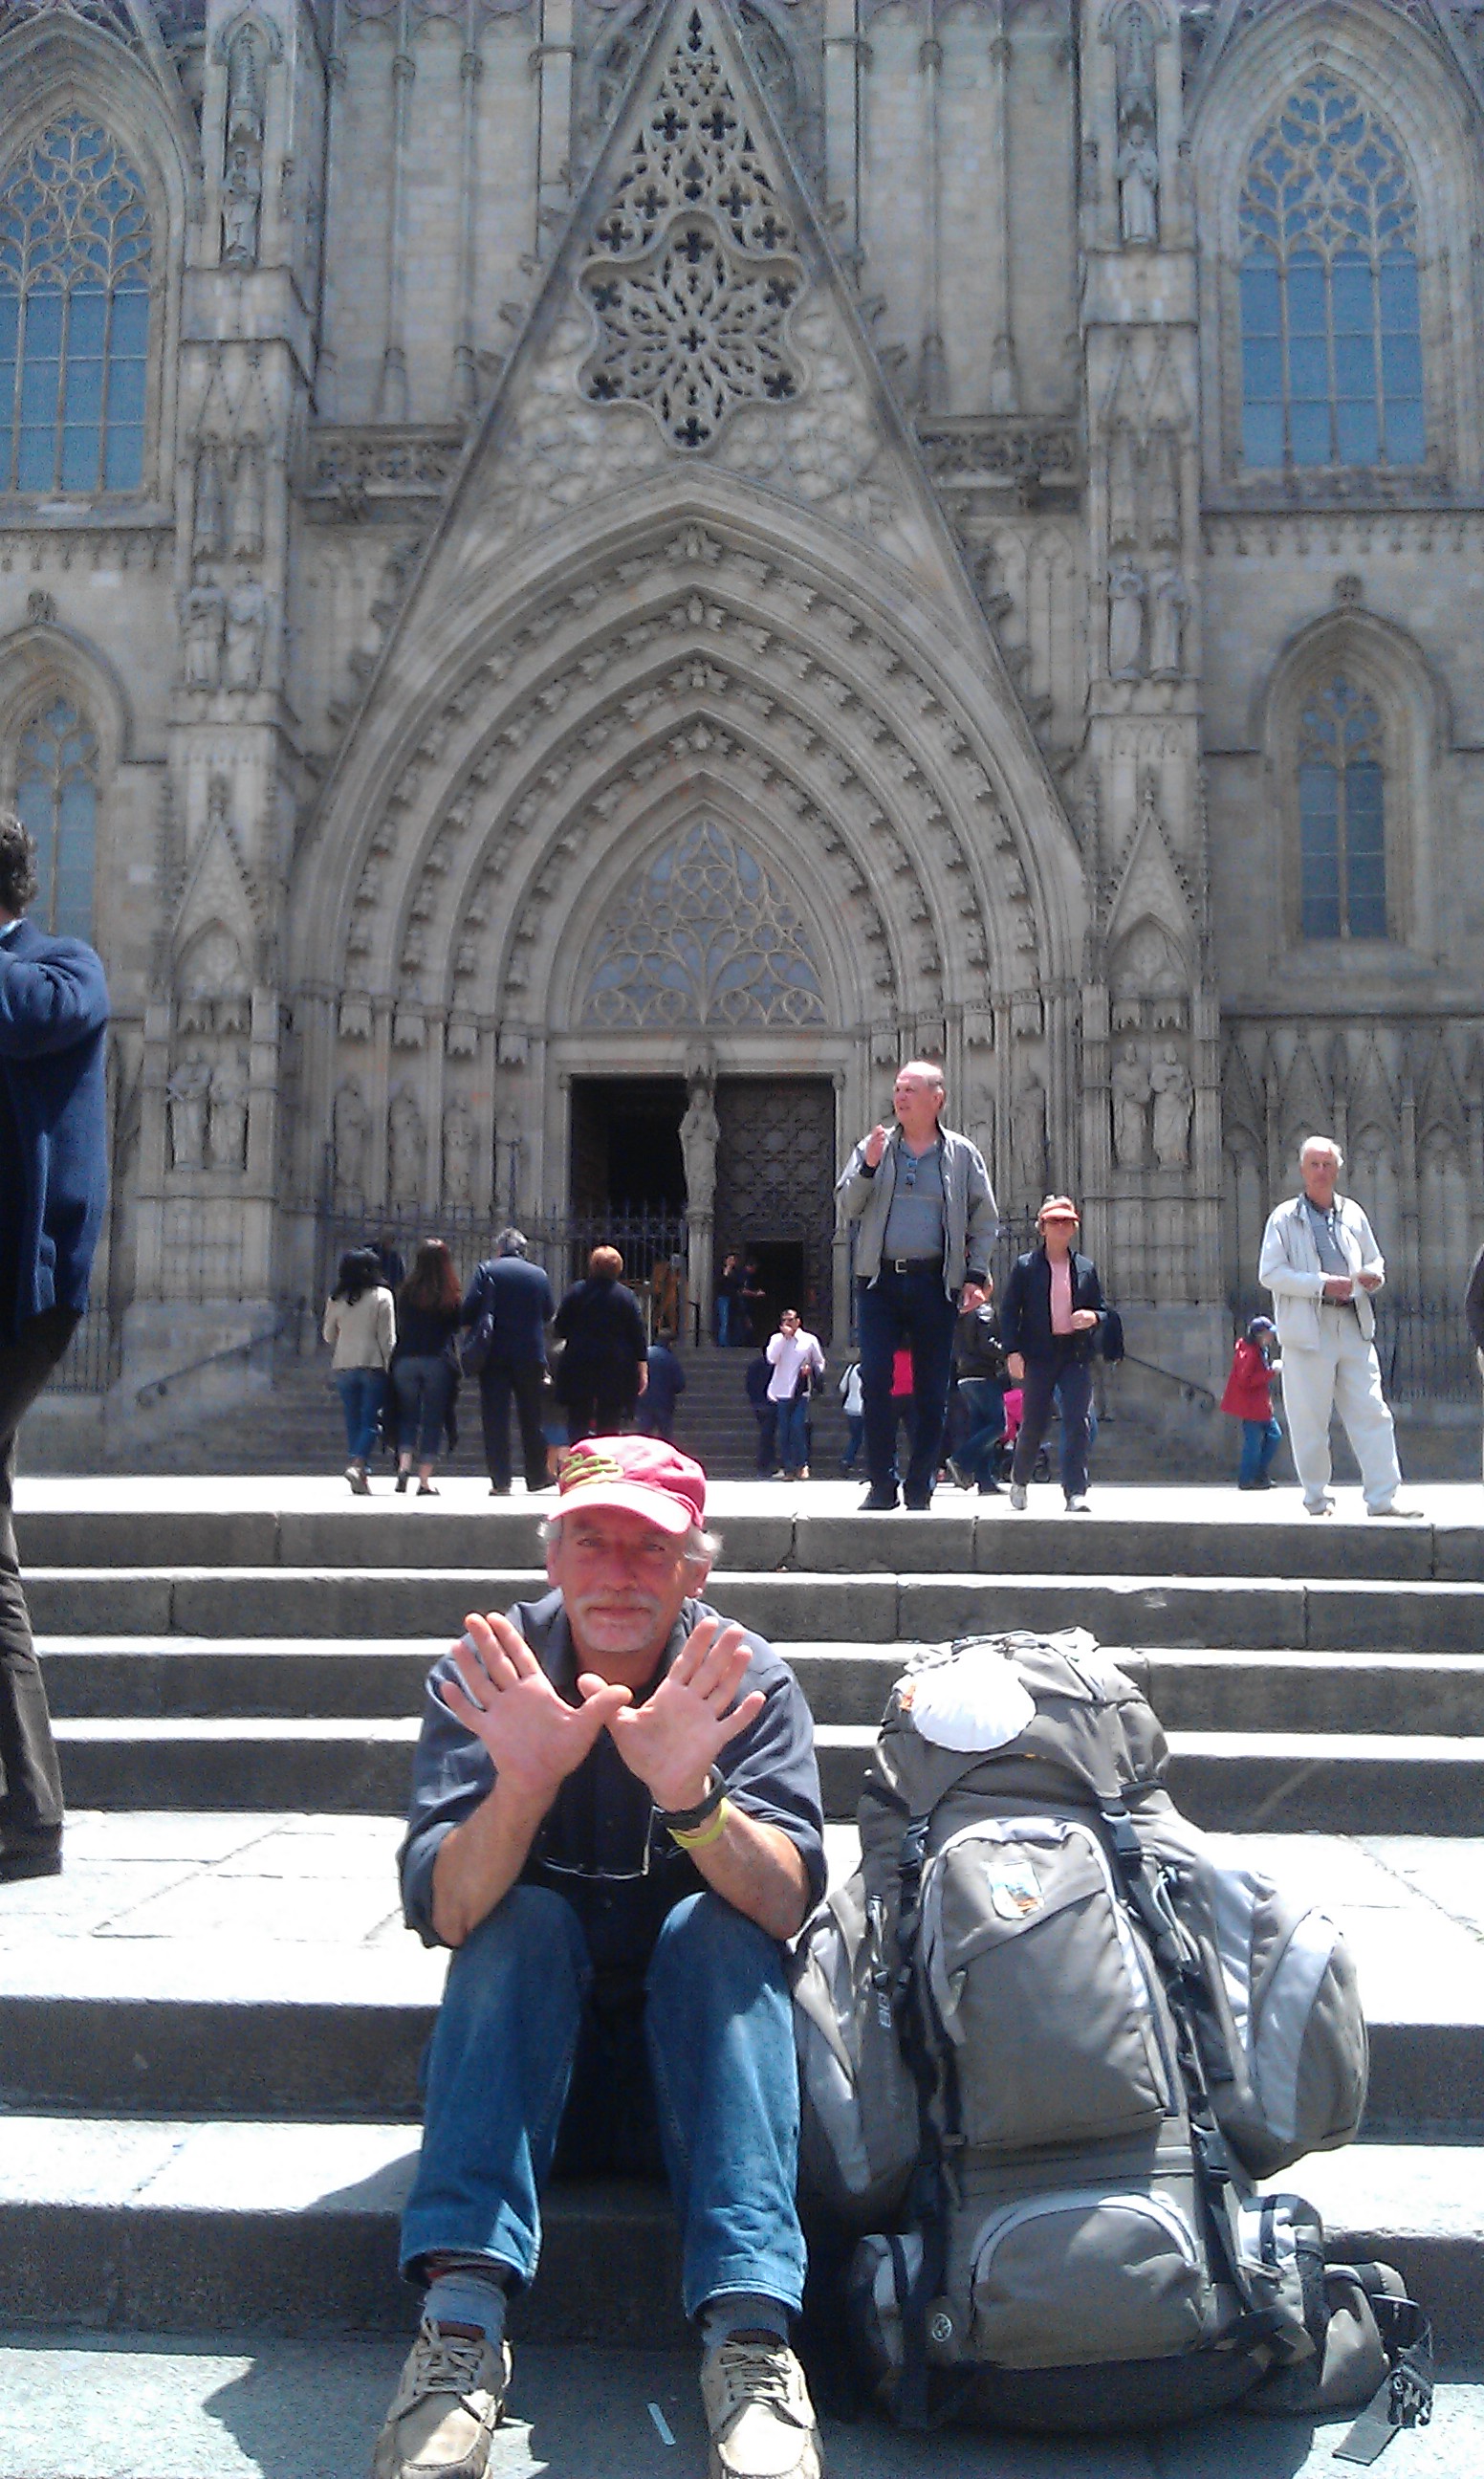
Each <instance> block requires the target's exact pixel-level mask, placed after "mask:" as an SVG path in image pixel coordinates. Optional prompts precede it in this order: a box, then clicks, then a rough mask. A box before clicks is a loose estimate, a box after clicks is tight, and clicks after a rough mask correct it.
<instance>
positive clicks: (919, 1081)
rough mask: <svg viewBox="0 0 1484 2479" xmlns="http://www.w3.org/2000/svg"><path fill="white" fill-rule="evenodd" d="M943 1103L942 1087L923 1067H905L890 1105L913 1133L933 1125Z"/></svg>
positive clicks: (892, 1091) (892, 1090)
mask: <svg viewBox="0 0 1484 2479" xmlns="http://www.w3.org/2000/svg"><path fill="white" fill-rule="evenodd" d="M942 1106H943V1087H942V1086H941V1085H939V1084H938V1083H937V1082H936V1080H935V1078H933V1077H931V1076H925V1075H924V1074H923V1072H922V1070H921V1068H920V1067H904V1068H903V1070H902V1072H901V1074H900V1075H899V1077H898V1078H897V1081H896V1083H895V1085H894V1086H892V1088H891V1107H892V1109H893V1110H894V1111H895V1112H896V1114H897V1117H898V1119H899V1120H900V1121H901V1123H902V1125H903V1127H904V1128H906V1130H907V1131H908V1135H911V1134H912V1133H913V1132H914V1131H917V1130H922V1129H927V1128H931V1127H933V1126H934V1123H935V1121H936V1119H937V1114H938V1112H939V1111H940V1110H941V1109H942Z"/></svg>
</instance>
